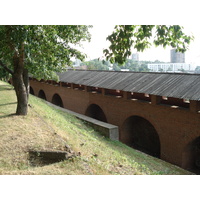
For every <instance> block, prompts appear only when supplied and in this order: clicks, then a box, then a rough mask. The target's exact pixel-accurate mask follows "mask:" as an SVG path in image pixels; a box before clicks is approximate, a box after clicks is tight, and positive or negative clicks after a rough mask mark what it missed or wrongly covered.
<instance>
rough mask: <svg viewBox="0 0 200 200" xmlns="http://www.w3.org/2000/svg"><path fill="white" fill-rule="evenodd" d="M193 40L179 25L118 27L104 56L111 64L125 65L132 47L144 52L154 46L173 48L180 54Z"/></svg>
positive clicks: (110, 37)
mask: <svg viewBox="0 0 200 200" xmlns="http://www.w3.org/2000/svg"><path fill="white" fill-rule="evenodd" d="M153 35H155V36H153ZM192 39H193V36H188V35H186V34H185V33H184V32H183V27H181V26H179V25H171V26H167V25H117V26H115V29H114V31H113V33H112V34H111V35H109V36H108V37H107V40H109V41H110V42H111V45H110V46H109V48H108V49H105V50H104V54H105V56H106V59H107V60H110V61H111V63H115V62H117V63H120V64H123V63H124V62H125V61H126V58H127V57H129V56H130V55H131V52H132V51H131V48H132V47H133V48H134V49H136V50H137V51H139V52H142V51H144V49H147V48H149V47H150V46H151V45H152V44H154V45H155V46H162V47H164V48H165V47H166V46H171V47H173V48H176V49H177V51H179V52H185V51H186V50H187V49H188V46H189V44H190V41H191V40H192Z"/></svg>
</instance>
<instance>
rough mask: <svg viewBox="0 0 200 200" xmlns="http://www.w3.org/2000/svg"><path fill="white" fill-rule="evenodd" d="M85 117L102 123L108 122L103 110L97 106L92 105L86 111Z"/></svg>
mask: <svg viewBox="0 0 200 200" xmlns="http://www.w3.org/2000/svg"><path fill="white" fill-rule="evenodd" d="M85 115H86V116H88V117H91V118H94V119H97V120H100V121H102V122H107V118H106V115H105V113H104V111H103V109H102V108H101V107H100V106H99V105H97V104H90V105H89V106H88V107H87V109H86V112H85Z"/></svg>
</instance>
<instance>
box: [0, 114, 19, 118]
mask: <svg viewBox="0 0 200 200" xmlns="http://www.w3.org/2000/svg"><path fill="white" fill-rule="evenodd" d="M15 115H16V113H11V114H8V115H2V116H0V119H2V118H7V117H12V116H15Z"/></svg>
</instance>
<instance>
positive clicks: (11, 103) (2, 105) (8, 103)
mask: <svg viewBox="0 0 200 200" xmlns="http://www.w3.org/2000/svg"><path fill="white" fill-rule="evenodd" d="M16 103H17V102H12V103H5V104H0V106H7V105H12V104H16Z"/></svg>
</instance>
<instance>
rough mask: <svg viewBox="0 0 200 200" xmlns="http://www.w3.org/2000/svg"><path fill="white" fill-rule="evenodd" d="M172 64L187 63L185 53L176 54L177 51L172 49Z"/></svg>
mask: <svg viewBox="0 0 200 200" xmlns="http://www.w3.org/2000/svg"><path fill="white" fill-rule="evenodd" d="M170 62H171V63H185V53H181V52H176V49H171V51H170Z"/></svg>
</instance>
